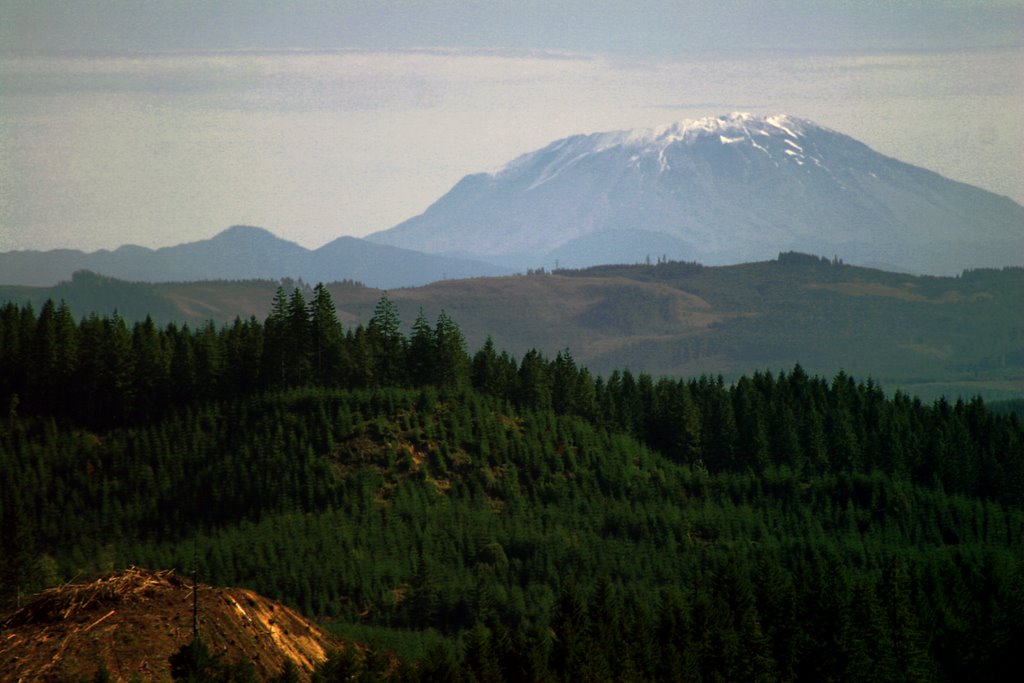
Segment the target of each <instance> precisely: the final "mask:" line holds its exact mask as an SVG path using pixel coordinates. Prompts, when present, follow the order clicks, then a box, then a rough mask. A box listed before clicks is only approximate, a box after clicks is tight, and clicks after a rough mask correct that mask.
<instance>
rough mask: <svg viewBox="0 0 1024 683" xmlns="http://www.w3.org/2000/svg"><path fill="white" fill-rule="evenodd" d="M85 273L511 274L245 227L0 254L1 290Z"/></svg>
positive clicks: (242, 276) (354, 242) (363, 277)
mask: <svg viewBox="0 0 1024 683" xmlns="http://www.w3.org/2000/svg"><path fill="white" fill-rule="evenodd" d="M82 270H88V271H92V272H95V273H100V274H103V275H106V276H109V277H113V278H117V279H121V280H128V281H133V282H182V281H203V280H246V279H268V278H269V279H278V278H301V279H304V280H306V281H310V282H315V281H318V280H320V281H325V282H330V281H342V280H356V281H360V282H363V283H365V284H367V285H369V286H373V287H383V288H394V287H410V286H417V285H423V284H426V283H428V282H432V281H434V280H440V279H444V278H446V277H471V276H477V275H502V274H505V273H507V272H508V270H507V269H505V268H502V267H500V266H496V265H493V264H489V263H482V262H478V261H471V260H466V259H457V258H452V257H448V256H439V255H434V254H425V253H420V252H416V251H413V250H408V249H402V248H400V247H393V246H389V245H379V244H373V243H370V242H367V241H366V240H362V239H359V238H357V237H339V238H338V239H336V240H333V241H331V242H328V243H327V244H325V245H323V246H321V247H320V248H318V249H313V250H310V249H306V248H305V247H302V246H301V245H299V244H296V243H295V242H291V241H289V240H285V239H282V238H280V237H278V236H277V235H275V234H273V233H272V232H270V231H269V230H266V229H264V228H258V227H253V226H243V225H236V226H232V227H230V228H227V229H226V230H223V231H221V232H219V233H217V234H216V235H214V236H213V237H211V238H208V239H204V240H196V241H192V242H185V243H183V244H178V245H174V246H167V247H160V248H157V249H150V248H148V247H141V246H138V245H132V244H127V245H122V246H120V247H118V248H116V249H113V250H108V249H100V250H97V251H94V252H83V251H79V250H75V249H56V250H50V251H31V250H27V251H12V252H4V253H0V283H2V284H8V285H28V286H51V285H56V284H58V283H59V282H61V281H65V280H68V279H70V278H71V277H72V275H73V274H74V273H75V272H77V271H82Z"/></svg>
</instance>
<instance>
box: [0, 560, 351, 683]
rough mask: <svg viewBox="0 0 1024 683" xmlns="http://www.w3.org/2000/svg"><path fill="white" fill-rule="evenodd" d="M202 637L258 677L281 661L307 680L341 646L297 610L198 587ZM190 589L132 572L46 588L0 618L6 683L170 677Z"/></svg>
mask: <svg viewBox="0 0 1024 683" xmlns="http://www.w3.org/2000/svg"><path fill="white" fill-rule="evenodd" d="M195 590H196V596H197V599H198V606H199V628H200V634H201V636H202V638H203V640H204V641H206V643H207V645H208V646H209V648H210V650H211V651H212V652H214V653H219V654H221V655H223V656H224V657H226V658H228V659H230V660H236V659H238V658H240V657H246V658H249V659H250V661H252V663H253V667H254V669H255V672H256V674H257V676H258V677H259V678H261V679H265V678H268V677H270V676H272V675H274V674H277V673H278V672H280V671H281V669H282V667H283V666H284V662H285V659H286V658H287V659H291V660H292V661H293V662H294V663H295V664H297V665H298V668H299V670H300V672H301V673H302V675H303V678H308V672H309V671H310V670H311V669H312V667H313V666H315V665H316V664H318V663H320V662H322V661H323V660H324V659H325V658H326V656H327V652H328V650H330V649H342V648H344V647H346V645H345V644H343V643H342V642H340V641H339V640H337V639H336V638H334V637H333V636H330V635H329V634H325V633H324V632H323V631H321V630H320V628H319V627H317V626H316V625H315V624H312V623H310V622H309V621H307V620H306V619H304V618H303V617H302V616H301V615H299V614H298V613H297V612H295V611H294V610H291V609H289V608H287V607H285V606H283V605H281V604H279V603H276V602H274V601H272V600H269V599H267V598H264V597H262V596H260V595H258V594H256V593H254V592H252V591H249V590H246V589H242V588H214V587H211V586H207V585H204V584H200V585H198V586H197V587H196V589H195ZM192 627H193V586H192V582H191V581H190V580H188V579H186V578H183V577H180V576H178V575H177V574H175V573H174V572H173V571H170V570H168V571H149V570H145V569H139V568H136V567H132V568H130V569H127V570H125V571H122V572H118V573H116V574H111V575H109V576H104V577H102V578H99V579H97V580H95V581H90V582H87V583H78V584H68V585H64V586H58V587H55V588H50V589H47V590H45V591H43V592H41V593H39V594H37V595H35V596H34V597H32V598H30V599H29V600H28V601H27V602H26V603H25V604H24V605H23V606H22V607H21V608H20V609H18V610H17V611H15V612H13V613H11V614H8V615H6V616H4V617H3V619H2V621H0V672H2V676H0V678H2V679H3V680H4V681H8V680H10V681H63V680H80V679H83V678H84V679H86V680H89V679H91V678H92V677H93V676H94V675H95V673H96V671H97V670H98V669H99V668H100V666H101V665H102V666H104V667H106V669H107V671H108V672H109V673H110V674H111V677H112V678H113V679H114V680H130V679H132V678H141V679H142V680H157V681H159V680H170V664H169V658H170V656H171V655H172V654H173V653H174V652H176V651H177V650H178V649H179V648H180V647H181V646H182V645H184V644H185V643H187V642H189V641H190V640H191V639H192Z"/></svg>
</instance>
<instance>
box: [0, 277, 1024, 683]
mask: <svg viewBox="0 0 1024 683" xmlns="http://www.w3.org/2000/svg"><path fill="white" fill-rule="evenodd" d="M0 399H3V400H4V402H5V404H6V411H5V415H3V416H2V418H3V419H2V421H0V530H2V533H3V537H2V538H0V557H2V558H3V560H2V567H0V569H2V571H3V577H2V586H3V596H2V598H3V600H4V602H5V604H7V605H10V604H13V603H16V602H17V601H18V600H19V599H20V597H21V596H23V595H25V594H26V593H27V592H29V591H31V590H36V589H39V588H42V587H44V586H46V585H50V584H53V583H56V582H59V581H63V580H67V579H70V578H72V577H74V576H81V575H82V574H91V573H96V572H100V571H107V570H110V569H113V568H120V567H124V566H129V565H139V566H149V567H158V568H164V567H178V568H180V569H183V570H186V569H188V568H190V567H191V565H192V562H193V553H194V552H196V551H197V552H196V554H197V557H198V564H199V571H200V574H201V575H202V576H203V577H204V579H205V580H207V581H209V582H215V583H219V584H233V585H245V586H248V587H251V588H253V589H254V590H257V591H259V592H261V593H264V594H266V595H269V596H271V597H275V598H279V599H281V600H283V601H285V602H287V603H289V604H292V605H294V606H296V607H298V608H300V609H302V610H303V611H304V612H306V613H307V614H309V615H315V616H318V617H320V618H322V619H324V620H325V621H327V622H329V623H330V624H332V627H333V628H335V629H337V630H338V631H339V632H342V633H347V634H355V635H359V636H361V637H366V638H369V639H370V640H372V641H375V642H378V643H380V644H382V645H386V646H387V647H389V648H393V649H395V650H396V651H397V652H398V654H399V658H400V660H401V665H400V666H399V668H398V669H397V670H395V671H391V672H390V675H392V676H393V677H397V678H401V679H407V680H456V679H458V680H465V681H491V680H495V681H502V680H505V681H543V680H552V681H558V680H566V681H568V680H708V681H710V680H755V679H756V680H814V681H817V680H853V679H855V680H957V679H962V678H965V677H967V676H972V677H975V676H977V677H982V678H986V677H987V678H988V679H997V678H1000V677H1002V676H1004V675H1007V674H1009V672H1011V671H1014V670H1015V667H1013V665H1014V664H1015V660H1016V658H1015V657H1014V656H1013V655H1014V654H1015V652H1016V651H1019V649H1020V648H1021V647H1022V646H1024V625H1022V623H1021V619H1020V615H1021V614H1024V548H1022V544H1021V542H1020V539H1021V538H1024V510H1022V502H1024V427H1022V424H1021V421H1020V419H1019V418H1018V417H1017V416H1016V415H1014V414H1005V415H1000V414H995V413H993V412H992V411H990V410H989V409H988V408H987V407H986V405H985V404H984V403H983V402H982V401H980V400H974V401H967V402H965V401H957V402H955V403H950V402H946V401H943V400H940V401H937V402H934V403H931V404H925V403H922V402H921V401H919V400H916V399H914V398H913V397H910V396H907V395H904V394H899V393H898V394H896V395H894V396H891V397H890V396H886V395H885V393H883V391H882V390H881V388H880V387H878V386H876V385H874V384H873V383H871V382H870V381H867V382H858V381H856V380H855V379H853V378H851V377H849V376H847V375H845V374H842V373H841V374H839V375H837V376H836V377H834V378H831V379H823V378H819V377H813V376H809V375H807V374H806V373H805V372H804V371H803V370H802V369H801V368H800V367H799V366H797V367H794V368H793V369H791V370H789V371H787V372H784V373H777V374H772V373H767V372H763V373H754V374H753V375H750V376H747V377H743V378H741V379H740V380H739V381H737V382H735V383H732V384H726V383H724V382H723V381H722V380H721V379H719V378H713V377H700V378H692V379H668V378H664V379H656V378H653V377H650V376H648V375H643V374H641V375H638V376H634V375H633V374H631V373H630V372H628V371H620V372H614V373H612V374H611V375H609V376H608V377H594V376H592V375H591V374H590V373H589V372H588V371H587V370H586V369H585V368H582V367H580V366H578V365H577V364H576V362H575V361H574V360H573V357H572V355H571V353H570V352H569V351H568V350H566V351H563V352H560V353H558V354H557V355H556V356H555V357H554V358H547V357H545V356H544V355H542V354H540V353H538V352H529V353H526V354H525V355H524V356H523V357H522V358H521V359H514V358H512V357H510V356H509V355H508V354H507V353H504V352H501V351H498V350H497V349H495V348H494V345H493V344H491V343H490V342H488V343H486V344H484V345H483V346H482V347H481V348H480V349H478V350H476V351H475V352H474V353H473V354H470V353H469V352H468V351H467V349H466V344H465V341H464V339H463V335H462V332H461V330H460V329H459V327H458V325H457V324H456V323H455V321H453V320H452V319H451V318H449V317H448V316H447V315H445V314H444V313H442V314H441V315H439V316H438V317H437V319H436V320H435V321H433V322H430V321H428V320H427V319H426V318H425V317H424V316H423V315H420V316H419V317H418V318H417V319H416V320H415V321H414V322H413V324H412V325H411V327H409V328H404V327H403V325H402V322H401V321H400V320H399V317H398V314H397V311H396V309H395V307H394V305H393V304H392V303H391V301H390V300H389V299H388V298H387V297H386V296H385V297H383V298H382V299H381V300H380V302H379V303H378V305H377V307H376V309H375V312H374V315H373V317H372V318H371V320H370V322H369V324H368V325H366V326H358V327H354V328H348V329H343V328H342V326H341V325H340V324H339V322H338V320H337V317H336V314H335V308H334V304H333V302H332V301H331V298H330V295H329V294H328V292H327V290H326V289H325V288H324V287H322V286H318V287H317V288H316V289H315V290H314V291H313V295H312V297H311V300H310V301H306V299H305V297H304V296H303V293H302V291H300V290H298V289H296V290H293V291H292V292H291V293H290V294H289V293H287V292H285V291H284V290H283V289H279V290H278V293H277V295H276V297H275V299H274V301H273V304H272V310H271V313H270V315H269V316H268V318H267V319H266V320H264V321H259V320H256V319H249V320H247V321H244V320H237V321H235V322H234V323H233V324H230V325H227V326H223V327H219V328H218V327H216V326H215V325H213V324H209V325H205V326H200V327H198V328H196V329H192V328H189V327H187V326H182V327H178V326H176V325H168V326H167V327H163V328H161V327H157V326H156V325H155V324H153V323H152V321H150V320H146V321H143V322H139V323H136V324H134V325H132V326H129V325H128V324H127V323H125V321H124V320H123V319H121V318H120V317H118V316H116V315H114V316H106V317H100V316H97V315H90V316H88V317H86V318H83V319H81V320H76V319H75V318H74V317H73V315H72V312H71V311H70V310H69V309H68V307H67V306H65V305H62V304H57V303H54V302H52V301H50V302H47V303H46V304H44V305H43V306H42V307H41V308H40V310H39V312H38V313H36V312H35V311H34V310H33V308H32V307H30V306H16V305H7V306H5V307H3V308H2V309H0ZM385 663H386V660H383V659H380V658H374V657H365V658H364V659H363V660H358V658H355V657H354V655H352V654H351V653H349V655H348V656H347V657H346V656H339V657H337V658H334V659H332V660H330V661H329V662H328V665H327V666H325V667H324V668H323V670H322V671H321V672H320V674H319V675H320V676H321V678H322V679H323V680H350V678H348V676H350V675H352V674H354V675H356V676H357V677H358V678H361V679H362V680H373V679H374V677H377V676H380V675H382V673H383V669H385V668H387V667H386V666H384V664H385Z"/></svg>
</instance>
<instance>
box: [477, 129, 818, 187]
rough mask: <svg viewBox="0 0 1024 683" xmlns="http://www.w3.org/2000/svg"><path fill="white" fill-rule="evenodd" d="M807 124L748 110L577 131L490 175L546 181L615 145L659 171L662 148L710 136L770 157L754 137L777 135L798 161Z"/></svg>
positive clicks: (633, 160)
mask: <svg viewBox="0 0 1024 683" xmlns="http://www.w3.org/2000/svg"><path fill="white" fill-rule="evenodd" d="M811 128H818V126H816V125H815V124H814V123H812V122H810V121H808V120H806V119H799V118H796V117H793V116H788V115H785V114H776V115H772V116H760V115H755V114H750V113H746V112H733V113H731V114H726V115H723V116H708V117H705V118H700V119H686V120H683V121H677V122H675V123H670V124H667V125H664V126H658V127H656V128H636V129H632V130H617V131H608V132H604V133H593V134H590V135H575V136H572V137H569V138H564V139H562V140H558V141H556V142H553V143H551V144H550V145H548V146H547V147H544V148H543V149H540V150H537V151H534V152H529V153H527V154H524V155H522V156H520V157H518V158H516V159H513V160H512V161H511V162H509V163H508V164H506V165H505V166H503V167H502V168H500V169H498V170H497V171H495V172H493V173H491V174H490V175H491V176H492V177H494V178H502V177H509V176H512V175H516V174H518V173H519V172H521V171H526V170H527V169H532V172H531V175H532V176H533V178H534V179H533V183H532V184H531V186H530V187H531V189H532V188H533V187H537V186H539V185H542V184H544V183H546V182H548V181H549V180H551V179H552V178H554V177H555V176H557V175H559V174H560V173H561V172H562V171H564V170H565V169H567V168H569V167H571V166H574V165H575V164H576V163H578V162H580V161H581V160H583V159H585V158H587V157H589V156H591V155H594V154H599V153H601V152H605V151H607V150H611V149H616V148H618V149H621V150H623V151H627V152H629V154H630V161H631V163H634V164H636V163H639V161H640V159H642V158H645V157H647V158H650V157H654V158H657V159H658V163H659V168H660V170H662V171H665V170H669V168H670V166H669V164H668V161H667V160H666V157H665V150H666V148H668V147H669V146H671V145H677V144H682V145H692V144H694V143H696V142H698V141H703V140H706V139H709V138H710V139H713V140H716V141H718V142H719V143H720V144H722V145H734V144H737V143H743V142H749V143H750V144H751V145H752V146H753V147H754V148H755V149H758V150H760V151H762V152H764V153H766V154H768V155H769V156H771V154H770V153H769V152H768V150H767V149H766V148H765V147H764V146H763V145H761V144H759V143H758V141H757V139H756V138H776V139H781V140H782V141H783V142H785V143H787V144H789V145H790V146H791V147H792V148H793V149H789V148H787V150H786V152H787V155H788V156H790V157H793V158H794V159H795V160H797V161H798V163H802V161H803V159H802V151H803V150H802V148H801V147H800V145H799V144H798V143H797V142H796V141H797V140H799V139H800V138H802V137H803V136H804V135H805V134H806V132H807V130H808V129H811ZM762 141H763V140H762ZM797 150H799V151H797ZM538 166H539V168H538Z"/></svg>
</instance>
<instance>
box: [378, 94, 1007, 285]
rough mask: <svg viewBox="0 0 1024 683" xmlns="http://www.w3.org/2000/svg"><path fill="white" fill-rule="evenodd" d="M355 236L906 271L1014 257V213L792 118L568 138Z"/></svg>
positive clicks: (563, 258) (577, 257) (532, 262)
mask: <svg viewBox="0 0 1024 683" xmlns="http://www.w3.org/2000/svg"><path fill="white" fill-rule="evenodd" d="M368 239H370V240H371V241H375V242H378V243H380V244H388V245H393V246H400V247H403V248H407V249H416V250H419V251H426V252H430V253H436V254H446V255H452V256H462V257H472V258H478V259H485V260H489V261H492V262H495V263H501V264H504V265H513V266H517V267H526V266H534V267H536V266H547V267H550V266H553V265H554V264H555V261H556V260H557V261H558V262H559V263H560V265H562V266H584V265H591V264H596V263H608V262H634V261H638V260H641V259H643V258H645V257H648V256H650V257H651V258H655V257H658V256H661V255H667V256H669V257H671V258H677V259H688V260H697V261H701V262H703V263H706V264H721V263H736V262H741V261H750V260H760V259H766V258H774V257H775V256H776V255H777V254H778V253H779V252H780V251H790V250H796V251H804V252H811V253H816V254H822V255H826V256H832V255H838V256H839V257H841V258H843V259H845V260H846V261H848V262H854V263H860V264H866V265H878V266H884V267H888V268H895V269H903V270H909V271H914V272H921V273H932V274H955V273H959V272H960V271H961V270H963V269H964V268H973V267H983V266H1004V265H1020V264H1024V207H1021V206H1020V205H1019V204H1017V203H1015V202H1013V201H1012V200H1010V199H1009V198H1006V197H1002V196H999V195H995V194H992V193H990V192H987V191H985V190H982V189H979V188H976V187H972V186H969V185H965V184H963V183H958V182H955V181H952V180H949V179H948V178H944V177H942V176H940V175H938V174H936V173H933V172H931V171H927V170H925V169H922V168H918V167H915V166H911V165H909V164H905V163H903V162H900V161H897V160H895V159H892V158H889V157H886V156H884V155H882V154H879V153H877V152H875V151H873V150H871V149H870V148H868V147H867V146H866V145H864V144H862V143H860V142H858V141H856V140H854V139H853V138H850V137H848V136H846V135H842V134H840V133H837V132H835V131H832V130H829V129H827V128H824V127H822V126H818V125H816V124H815V123H813V122H811V121H807V120H804V119H799V118H795V117H792V116H783V115H779V116H755V115H752V114H741V113H734V114H730V115H728V116H721V117H717V118H704V119H698V120H690V121H683V122H680V123H675V124H672V125H668V126H663V127H661V128H656V129H644V130H632V131H617V132H609V133H596V134H593V135H577V136H573V137H569V138H566V139H564V140H558V141H556V142H553V143H551V144H550V145H548V146H547V147H544V148H543V149H540V150H537V151H535V152H531V153H528V154H524V155H523V156H520V157H519V158H517V159H514V160H513V161H511V162H510V163H508V164H507V165H506V166H504V167H503V168H502V169H500V170H498V171H496V172H493V173H480V174H475V175H470V176H467V177H465V178H463V179H462V180H461V181H460V182H459V183H457V184H456V185H455V187H453V188H452V189H451V190H450V191H449V192H448V193H447V194H445V195H444V196H443V197H441V198H440V199H439V200H438V201H437V202H435V203H434V204H433V205H432V206H430V207H429V208H428V209H427V210H426V211H425V212H424V213H423V214H421V215H419V216H416V217H414V218H412V219H410V220H408V221H405V222H404V223H401V224H399V225H397V226H395V227H394V228H391V229H390V230H385V231H383V232H378V233H376V234H374V235H371V236H370V237H369V238H368Z"/></svg>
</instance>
